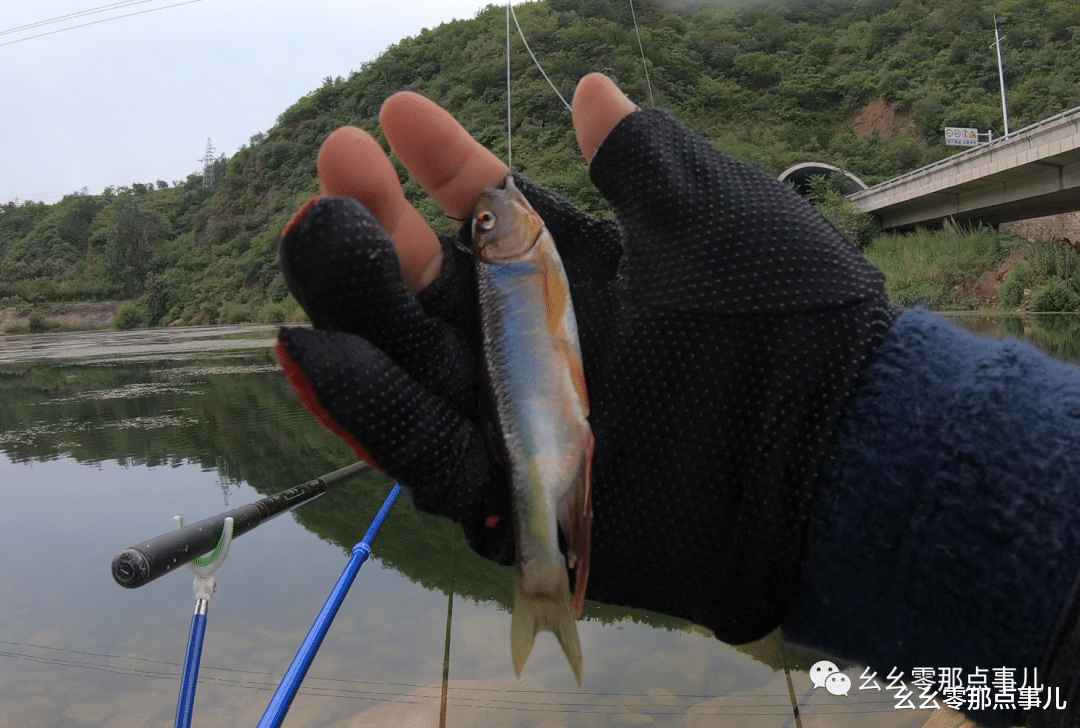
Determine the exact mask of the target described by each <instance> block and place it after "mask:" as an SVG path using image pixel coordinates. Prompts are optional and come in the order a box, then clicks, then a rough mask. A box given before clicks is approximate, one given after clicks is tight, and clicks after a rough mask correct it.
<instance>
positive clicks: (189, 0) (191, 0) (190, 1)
mask: <svg viewBox="0 0 1080 728" xmlns="http://www.w3.org/2000/svg"><path fill="white" fill-rule="evenodd" d="M201 2H202V0H187V2H182V3H174V4H172V5H163V6H162V7H160V8H150V9H149V10H140V11H139V12H137V13H127V14H126V15H115V16H113V17H111V18H105V19H104V20H95V21H93V22H91V23H83V24H82V25H72V26H70V27H68V28H61V29H60V30H50V31H49V32H48V33H39V34H38V35H31V36H27V37H26V38H19V39H18V40H9V41H8V42H7V43H0V47H2V46H9V45H14V44H16V43H22V42H23V41H27V40H33V39H34V38H42V37H44V36H46V35H55V34H56V33H63V32H64V31H67V30H75V29H76V28H85V27H86V26H88V25H98V24H99V23H108V22H109V21H111V20H119V19H120V18H130V17H131V16H132V15H145V14H146V13H153V12H155V11H157V10H167V9H169V8H175V7H179V6H181V5H192V4H194V3H201Z"/></svg>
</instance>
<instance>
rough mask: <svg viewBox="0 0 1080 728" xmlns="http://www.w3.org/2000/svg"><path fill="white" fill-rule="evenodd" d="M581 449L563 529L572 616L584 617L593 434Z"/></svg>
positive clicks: (589, 559) (564, 506)
mask: <svg viewBox="0 0 1080 728" xmlns="http://www.w3.org/2000/svg"><path fill="white" fill-rule="evenodd" d="M585 436H586V437H587V438H588V439H587V441H586V442H585V446H584V447H582V448H581V461H580V462H579V463H578V471H577V474H576V475H575V477H574V480H573V483H572V485H571V486H570V488H569V490H568V491H567V492H566V496H565V498H564V499H563V501H562V504H561V508H560V511H559V526H560V527H561V529H562V533H563V536H564V538H565V540H566V560H567V563H568V564H569V565H570V567H571V568H572V569H573V570H574V600H573V603H572V605H571V613H572V614H573V615H574V617H575V618H577V617H580V616H581V612H582V611H583V610H584V608H585V585H586V583H587V582H588V581H589V566H590V564H591V562H592V521H593V508H592V458H593V447H594V444H595V440H594V438H593V435H592V433H591V432H588V431H586V433H585Z"/></svg>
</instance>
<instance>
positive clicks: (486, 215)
mask: <svg viewBox="0 0 1080 728" xmlns="http://www.w3.org/2000/svg"><path fill="white" fill-rule="evenodd" d="M476 225H477V227H479V228H480V229H481V230H483V231H484V232H487V231H488V230H490V229H491V228H493V227H495V215H494V213H491V212H488V211H487V210H484V211H483V212H480V213H478V214H477V215H476Z"/></svg>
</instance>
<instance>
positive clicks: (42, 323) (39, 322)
mask: <svg viewBox="0 0 1080 728" xmlns="http://www.w3.org/2000/svg"><path fill="white" fill-rule="evenodd" d="M59 328H60V324H57V323H53V322H52V321H46V320H45V317H44V316H42V315H41V312H40V311H34V312H33V313H31V314H30V324H29V326H27V329H28V330H29V331H30V333H32V334H41V333H44V332H46V331H56V330H57V329H59Z"/></svg>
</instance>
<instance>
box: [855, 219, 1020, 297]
mask: <svg viewBox="0 0 1080 728" xmlns="http://www.w3.org/2000/svg"><path fill="white" fill-rule="evenodd" d="M1014 244H1015V241H1014V238H1013V237H1012V236H1011V235H1008V234H1006V233H1001V232H999V231H997V230H995V229H993V228H989V227H986V226H984V225H979V226H977V227H974V228H968V227H962V226H960V225H957V224H956V223H954V222H952V221H946V223H945V225H944V227H942V229H940V230H933V231H931V230H924V229H918V230H916V231H914V232H910V233H890V234H885V235H880V236H878V237H876V238H874V240H872V241H871V242H870V244H869V245H867V246H866V248H864V249H863V254H864V255H865V256H866V258H867V259H868V260H869V261H870V262H871V263H873V264H874V265H875V266H877V267H878V268H879V269H880V270H881V271H882V272H883V273H884V274H885V286H886V288H887V289H888V291H889V298H890V299H891V300H892V301H894V302H895V303H898V304H900V305H902V306H910V305H912V304H914V303H918V304H920V305H922V306H926V307H927V308H931V309H936V310H970V309H973V308H977V307H978V305H979V302H978V301H977V300H976V299H975V297H974V294H975V282H976V281H977V280H978V278H979V276H980V275H982V273H983V272H984V271H986V270H987V269H989V268H991V267H993V266H994V265H995V264H996V263H998V262H999V261H1000V260H1001V259H1002V258H1004V257H1005V256H1006V255H1007V254H1008V253H1009V251H1010V249H1011V248H1012V247H1013V245H1014Z"/></svg>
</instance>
